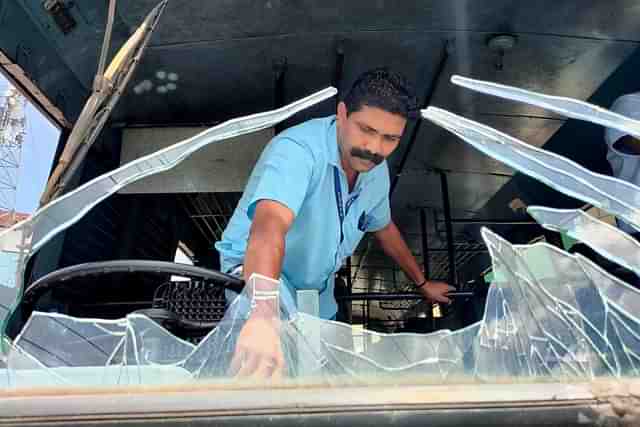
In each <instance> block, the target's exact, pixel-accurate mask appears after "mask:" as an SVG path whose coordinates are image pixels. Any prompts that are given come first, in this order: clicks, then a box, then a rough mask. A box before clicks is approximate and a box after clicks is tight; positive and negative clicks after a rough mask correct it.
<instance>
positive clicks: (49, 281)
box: [10, 259, 244, 331]
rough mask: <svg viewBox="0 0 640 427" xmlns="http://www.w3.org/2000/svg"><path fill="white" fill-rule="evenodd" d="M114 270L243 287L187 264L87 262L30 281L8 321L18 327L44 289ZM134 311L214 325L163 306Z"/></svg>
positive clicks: (165, 320)
mask: <svg viewBox="0 0 640 427" xmlns="http://www.w3.org/2000/svg"><path fill="white" fill-rule="evenodd" d="M114 273H119V274H123V273H124V274H139V273H144V274H152V275H154V274H155V275H162V276H167V275H177V276H181V277H186V278H189V279H195V280H200V281H202V282H204V283H207V284H208V285H210V286H214V287H218V288H219V289H230V290H232V291H234V292H238V293H240V292H242V289H243V287H244V281H243V280H241V279H238V278H237V277H233V276H230V275H228V274H224V273H221V272H219V271H215V270H209V269H206V268H202V267H196V266H192V265H188V264H179V263H174V262H167V261H153V260H135V259H127V260H116V261H100V262H90V263H85V264H78V265H74V266H70V267H65V268H62V269H60V270H56V271H53V272H51V273H49V274H47V275H45V276H43V277H41V278H40V279H38V280H36V281H35V282H33V283H32V284H30V285H29V286H28V287H27V288H26V290H25V291H24V294H23V297H22V299H21V303H20V306H21V308H22V315H17V311H14V313H13V315H12V317H11V320H10V323H13V324H14V325H15V322H18V323H20V325H19V327H18V328H17V330H18V331H19V330H20V329H22V327H23V326H24V322H26V320H27V319H28V317H29V316H30V314H31V312H32V311H33V307H34V305H35V303H36V302H37V301H38V300H39V298H40V297H41V296H43V295H44V294H45V293H46V292H48V291H51V290H55V289H56V288H59V287H62V286H64V285H66V286H69V285H71V286H73V285H74V284H77V283H79V282H78V281H77V279H79V278H88V277H91V276H104V275H108V274H114ZM188 283H190V282H172V283H171V284H172V285H175V286H176V287H177V288H180V287H181V286H188ZM160 286H162V285H160ZM134 313H140V314H144V315H146V316H148V317H150V318H151V319H153V320H155V321H156V322H158V323H160V324H162V325H163V326H172V327H177V328H178V329H186V330H190V331H194V330H203V329H207V328H209V329H211V327H213V326H215V323H213V324H212V322H197V321H193V320H188V319H184V318H182V317H181V316H178V315H177V314H176V313H175V312H172V311H171V310H168V309H166V308H151V307H150V308H148V309H142V310H136V311H134Z"/></svg>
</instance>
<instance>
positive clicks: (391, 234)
mask: <svg viewBox="0 0 640 427" xmlns="http://www.w3.org/2000/svg"><path fill="white" fill-rule="evenodd" d="M374 235H375V236H376V239H377V240H378V242H379V243H380V246H382V250H383V251H384V253H385V254H387V255H388V256H390V257H391V258H392V259H393V260H394V261H395V262H396V263H397V264H398V265H399V266H400V268H401V269H402V271H404V272H405V274H406V275H407V276H409V278H411V280H413V282H414V283H415V284H416V285H420V284H422V283H424V282H425V277H424V274H423V272H422V270H421V269H420V267H419V266H418V263H417V262H416V259H415V257H414V256H413V254H412V253H411V251H410V250H409V247H408V246H407V244H406V242H405V241H404V239H403V238H402V235H401V234H400V230H398V227H397V226H396V225H395V223H394V222H393V221H391V222H389V224H388V225H387V226H385V227H384V228H382V229H381V230H378V231H376V232H374ZM419 290H420V292H421V293H422V294H423V295H424V296H425V298H427V299H429V300H433V301H437V302H443V303H449V302H450V300H449V298H448V297H447V296H446V294H447V292H449V291H454V290H455V288H454V287H453V286H449V285H447V284H446V283H443V282H434V281H429V282H426V283H425V284H424V285H423V286H421V287H420V288H419Z"/></svg>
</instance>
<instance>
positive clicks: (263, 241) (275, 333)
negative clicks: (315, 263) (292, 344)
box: [231, 199, 295, 378]
mask: <svg viewBox="0 0 640 427" xmlns="http://www.w3.org/2000/svg"><path fill="white" fill-rule="evenodd" d="M294 217H295V215H294V213H293V212H292V211H291V210H290V209H289V208H287V207H286V206H285V205H283V204H281V203H279V202H276V201H273V200H268V199H264V200H260V201H258V202H257V203H256V208H255V213H254V217H253V222H252V224H251V230H250V232H249V242H248V245H247V250H246V252H245V258H244V268H243V270H244V278H245V283H246V284H247V285H246V286H253V287H254V289H250V290H249V292H252V293H253V295H254V297H253V300H252V305H253V307H252V310H251V314H250V316H249V318H248V319H247V321H246V323H245V324H244V326H243V327H242V329H241V331H240V335H239V336H238V341H237V343H236V348H235V352H234V357H233V360H232V361H231V373H235V374H236V375H237V376H240V377H247V376H253V377H256V378H280V377H282V375H283V372H284V369H285V360H284V355H283V352H282V345H281V342H280V310H279V295H278V291H279V289H278V284H279V279H280V272H281V270H282V260H283V259H284V251H285V236H286V234H287V231H289V228H290V227H291V224H292V223H293V220H294ZM254 273H255V274H258V275H260V276H264V277H266V279H265V278H261V277H257V278H256V277H255V276H254V278H253V280H249V279H250V278H251V277H252V276H253V275H254ZM259 294H260V295H261V296H258V295H259ZM265 296H266V297H265Z"/></svg>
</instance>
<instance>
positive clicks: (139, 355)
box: [0, 79, 640, 389]
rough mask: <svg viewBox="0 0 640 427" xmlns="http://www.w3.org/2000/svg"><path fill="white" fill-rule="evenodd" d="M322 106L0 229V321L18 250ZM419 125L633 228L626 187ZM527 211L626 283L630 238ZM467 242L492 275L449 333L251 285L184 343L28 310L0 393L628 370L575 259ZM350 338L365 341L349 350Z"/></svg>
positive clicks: (629, 327)
mask: <svg viewBox="0 0 640 427" xmlns="http://www.w3.org/2000/svg"><path fill="white" fill-rule="evenodd" d="M460 81H461V80H459V79H458V80H457V82H458V83H459V82H460ZM464 83H465V85H466V86H467V87H469V88H471V89H474V90H482V89H483V88H485V87H487V85H488V86H489V87H491V88H492V90H493V92H492V93H493V94H494V95H497V96H504V97H507V98H508V97H510V96H511V98H513V97H514V96H513V93H517V95H518V98H517V100H519V101H523V102H530V103H536V102H538V101H539V99H541V98H540V97H541V96H543V97H544V95H540V94H535V93H531V92H527V91H523V90H521V89H517V90H516V88H508V87H505V86H500V87H498V88H497V89H496V86H495V85H493V86H492V85H491V84H488V83H487V82H477V81H471V80H469V79H467V80H465V81H464ZM483 84H484V85H483ZM333 95H335V90H334V89H332V88H329V89H326V90H324V91H321V92H318V93H316V94H314V95H312V96H310V97H308V98H305V99H303V100H300V101H298V102H295V103H293V104H290V105H288V106H286V107H283V108H281V109H278V110H274V111H270V112H266V113H261V114H256V115H252V116H249V117H243V118H238V119H234V120H232V121H230V122H227V123H223V124H221V125H218V126H216V127H214V128H211V129H209V130H207V131H205V132H203V133H201V134H199V135H196V136H194V137H192V138H189V139H187V140H185V141H182V142H179V143H177V144H175V145H173V146H171V147H168V148H166V149H163V150H160V151H158V152H156V153H153V154H151V155H148V156H146V157H143V158H140V159H138V160H135V161H133V162H131V163H128V164H126V165H124V166H122V167H120V168H119V169H117V170H115V171H113V172H110V173H108V174H106V175H103V176H100V177H98V178H96V179H94V180H92V181H90V182H88V183H86V184H84V185H82V186H81V187H79V188H78V189H76V190H74V191H72V192H70V193H68V194H66V195H64V196H62V197H60V198H59V199H56V200H55V201H53V202H51V203H50V204H48V205H47V206H45V207H44V208H42V209H41V210H39V211H38V212H37V213H36V214H35V215H34V216H33V217H32V218H30V219H28V220H26V221H24V222H22V223H19V224H17V225H16V226H15V227H13V228H12V229H10V230H8V231H6V232H4V233H3V234H1V235H0V248H2V250H3V254H4V255H5V256H3V258H2V264H1V265H0V269H1V271H2V283H0V304H1V305H0V310H1V312H0V317H2V318H3V319H4V320H5V322H6V320H7V318H8V317H9V316H10V315H11V313H12V311H13V310H14V309H15V307H16V305H17V303H18V302H19V300H20V298H21V295H22V292H23V274H24V265H25V263H26V261H27V260H28V259H29V257H30V256H31V254H33V252H34V251H36V250H37V249H38V248H40V247H42V245H43V244H44V243H45V242H47V241H49V240H50V239H51V238H53V237H54V236H55V235H56V234H58V233H59V232H60V231H62V230H64V229H66V228H67V227H69V226H70V225H72V224H73V223H74V222H76V221H77V220H78V219H79V218H81V217H82V216H83V215H84V214H86V213H87V212H88V211H89V210H90V209H91V208H93V207H94V206H95V205H96V204H97V203H99V202H100V201H101V200H104V199H105V198H107V197H109V196H110V195H112V194H114V193H115V192H116V191H118V190H119V189H121V188H123V187H124V186H126V185H127V184H130V183H132V182H134V181H137V180H139V179H142V178H144V177H146V176H149V175H151V174H154V173H159V172H162V171H165V170H168V169H170V168H171V167H173V166H175V165H176V164H178V163H179V162H180V161H181V160H183V159H185V158H186V157H187V156H189V155H191V154H193V153H194V152H196V151H197V150H199V149H200V148H202V147H204V146H206V145H208V144H211V143H216V142H219V141H223V140H225V139H227V138H231V137H234V136H238V135H241V134H245V133H248V132H253V131H257V130H260V129H264V128H266V127H270V126H273V125H274V124H276V123H278V122H281V121H282V120H285V119H286V118H288V117H290V116H291V115H292V114H294V113H295V112H297V111H299V110H301V109H303V108H306V107H308V106H310V105H313V104H315V103H317V102H320V101H322V100H325V99H327V98H329V97H331V96H333ZM543 99H544V101H545V103H544V107H545V108H550V109H554V111H557V112H560V113H563V114H565V115H568V116H571V114H574V113H572V112H571V111H570V110H571V108H573V107H575V105H577V104H575V103H572V102H573V100H567V99H566V98H564V99H556V98H553V97H546V98H543ZM575 102H578V101H575ZM579 106H580V116H579V118H580V119H582V120H587V121H591V122H594V123H599V124H604V125H607V126H613V127H617V128H620V129H622V130H625V131H627V132H629V133H631V134H634V135H635V134H636V133H634V132H635V130H636V129H638V127H637V126H638V123H637V122H635V121H632V120H630V119H627V118H624V117H622V118H620V117H617V116H611V115H610V113H609V112H607V111H606V110H603V109H601V108H598V107H595V106H589V105H588V104H585V103H580V104H579ZM422 114H423V117H424V118H426V119H428V120H431V121H433V122H434V123H436V124H438V125H439V126H442V127H444V128H445V129H447V130H449V131H451V132H453V133H455V134H456V135H458V136H459V137H460V138H461V140H462V141H464V142H465V143H468V144H471V145H473V146H474V147H476V148H477V149H479V150H481V151H482V152H484V153H485V154H486V155H488V156H491V157H492V158H495V159H497V160H499V161H502V162H504V163H506V164H507V165H509V166H510V167H512V168H514V169H516V170H518V171H520V172H522V173H525V174H527V175H529V176H531V177H533V178H535V179H537V180H539V181H541V182H543V183H545V184H548V185H550V186H552V187H553V188H555V189H557V190H559V191H561V192H563V193H565V194H568V195H570V196H572V197H575V198H577V199H580V200H583V201H585V202H588V203H591V204H593V205H594V206H597V207H599V208H601V209H602V210H604V211H606V212H609V213H611V214H614V215H617V216H619V217H621V218H623V219H624V220H625V221H627V222H628V223H630V224H632V225H633V226H634V227H636V228H638V229H639V230H640V220H639V218H640V217H639V216H638V214H639V213H640V211H639V210H638V208H639V206H638V200H640V198H639V197H638V196H639V195H640V189H639V188H637V187H635V186H634V185H632V184H629V183H625V182H622V181H619V180H616V179H614V178H610V177H606V176H602V175H598V174H595V173H592V172H590V171H588V170H586V169H584V168H582V167H580V166H579V165H577V164H575V163H574V162H572V161H570V160H568V159H566V158H563V157H561V156H558V155H555V154H553V153H549V152H546V151H544V150H542V149H539V148H535V147H531V146H528V145H527V144H526V143H524V142H522V141H518V140H517V139H515V138H512V137H510V136H508V135H506V134H504V133H501V132H499V131H497V130H495V129H492V128H489V127H487V126H484V125H482V124H479V123H476V122H473V121H471V120H468V119H465V118H463V117H460V116H457V115H455V114H452V113H450V112H448V111H445V110H441V109H438V108H435V107H430V108H428V109H426V110H424V111H423V112H422ZM611 114H612V113H611ZM603 117H604V118H606V119H607V121H606V122H604V121H603ZM612 117H613V119H615V120H613V119H612ZM528 209H529V212H530V214H531V215H532V217H534V218H535V219H536V220H537V221H538V222H539V223H540V224H541V225H543V226H544V227H547V228H549V229H553V230H559V231H563V232H565V233H567V234H569V235H570V236H572V237H573V238H575V239H577V240H580V241H581V242H583V243H584V244H586V245H588V246H590V247H591V248H592V249H593V250H595V251H596V252H598V253H599V254H600V255H602V256H603V257H605V258H607V259H609V260H611V261H613V262H614V263H616V264H618V265H621V266H623V267H626V268H628V269H630V270H631V271H633V272H636V273H637V272H638V262H637V257H638V243H637V242H636V241H635V240H633V239H631V238H630V237H629V236H628V235H626V234H625V233H624V232H622V231H620V230H618V229H616V228H614V227H612V226H610V225H608V224H605V223H603V222H602V221H600V220H598V219H596V218H593V217H590V216H589V215H587V214H586V213H584V212H582V211H575V210H573V211H568V210H564V211H561V210H555V209H550V208H545V207H529V208H528ZM482 238H483V240H484V242H485V244H486V245H487V247H488V249H489V253H490V256H491V260H492V268H493V272H494V279H493V282H492V283H491V284H490V287H489V293H488V297H487V302H486V307H485V311H484V314H483V316H482V319H481V321H479V322H477V323H475V324H472V325H470V326H468V327H466V328H464V329H460V330H455V331H451V330H440V331H437V332H434V333H431V334H416V333H388V334H385V333H379V332H374V331H369V330H364V331H358V334H355V333H354V327H353V326H351V325H348V324H345V323H339V322H335V321H331V320H322V319H320V318H318V317H317V316H315V315H314V314H313V313H308V312H303V311H300V310H299V309H298V308H296V307H295V306H294V305H293V304H292V303H291V298H287V297H286V296H285V295H284V294H283V293H282V292H281V289H280V285H279V283H278V282H277V281H276V282H274V281H269V280H265V279H264V278H259V277H253V276H252V278H251V279H250V280H249V282H248V284H247V285H246V286H245V287H244V289H242V291H241V292H240V293H239V294H238V295H237V296H235V297H234V298H233V302H232V303H231V304H230V306H229V307H228V308H227V310H226V312H225V315H224V317H223V318H222V320H221V321H220V322H219V323H218V324H217V326H216V327H215V328H214V329H212V330H211V331H210V332H209V333H208V334H207V335H206V336H205V337H204V338H203V339H202V340H201V341H200V342H199V343H198V344H194V343H191V342H188V341H185V340H183V339H180V338H179V337H177V336H176V335H174V334H173V333H172V332H171V331H170V330H168V329H165V328H164V327H163V326H161V325H160V324H159V323H158V322H156V321H155V320H153V319H151V318H150V317H147V316H146V315H144V314H140V313H131V314H129V315H128V316H126V317H125V318H122V319H118V320H104V319H91V318H76V317H72V316H69V315H65V314H60V313H44V312H37V311H36V312H34V313H33V314H32V315H31V317H30V318H29V320H28V321H27V323H26V325H25V326H24V327H23V328H22V330H21V331H20V332H19V334H18V335H17V336H16V338H15V339H14V340H9V339H4V340H3V341H2V344H3V346H2V364H1V365H0V386H2V387H4V388H7V389H19V388H31V387H41V386H50V387H65V386H92V387H99V386H105V387H112V386H120V385H172V384H192V383H195V382H201V381H206V382H220V383H222V384H228V383H236V382H242V381H245V380H248V381H253V380H254V378H251V377H245V376H243V375H241V373H242V372H243V370H245V369H247V367H248V366H250V365H254V367H257V366H259V367H260V369H264V373H266V374H267V375H266V377H268V378H269V379H270V381H275V380H278V381H289V382H292V383H294V384H297V383H299V384H309V383H317V384H328V385H338V384H344V383H350V384H371V383H373V382H392V383H402V382H405V381H406V382H407V383H410V382H416V381H419V382H426V383H443V382H445V381H446V382H447V383H451V382H456V381H460V382H470V381H478V382H504V381H506V382H528V381H532V380H533V381H553V382H559V381H560V382H575V381H584V380H591V379H594V378H598V377H608V378H623V377H628V376H638V375H639V374H640V371H639V370H640V323H639V322H638V318H637V316H636V313H638V312H640V310H639V309H640V292H639V291H638V290H637V289H635V288H634V287H632V286H630V285H629V284H627V283H625V282H624V281H622V280H620V279H618V278H617V277H615V276H613V275H611V274H610V273H608V272H607V271H605V270H603V269H602V268H601V267H599V266H598V265H596V264H595V263H594V262H592V261H590V260H589V259H587V258H585V257H584V256H582V255H580V254H570V253H568V252H566V251H563V250H561V249H559V248H557V247H554V246H551V245H549V244H546V243H536V244H532V245H513V244H511V243H510V242H508V241H507V240H505V239H504V238H502V237H501V236H499V235H497V234H496V233H494V232H492V231H491V230H489V229H488V228H483V229H482ZM313 305H314V304H313V303H311V304H309V306H310V307H313ZM309 311H313V310H309ZM356 335H358V337H359V338H360V339H363V340H364V341H366V342H367V345H366V346H364V347H362V346H359V345H357V342H356V339H355V336H356ZM247 337H249V339H247ZM267 337H275V339H274V340H269V345H271V344H273V343H275V345H274V346H273V347H272V348H268V345H267V344H266V342H267V341H264V342H263V341H261V340H265V339H266V338H267ZM256 343H258V345H256ZM239 348H240V349H242V351H239V350H238V349H239Z"/></svg>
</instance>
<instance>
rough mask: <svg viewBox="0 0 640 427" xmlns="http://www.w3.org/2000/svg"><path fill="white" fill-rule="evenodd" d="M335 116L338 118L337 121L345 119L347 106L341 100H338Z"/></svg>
mask: <svg viewBox="0 0 640 427" xmlns="http://www.w3.org/2000/svg"><path fill="white" fill-rule="evenodd" d="M336 116H337V118H338V122H344V121H345V120H347V106H346V105H345V103H344V102H342V101H340V102H338V111H337V114H336Z"/></svg>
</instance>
